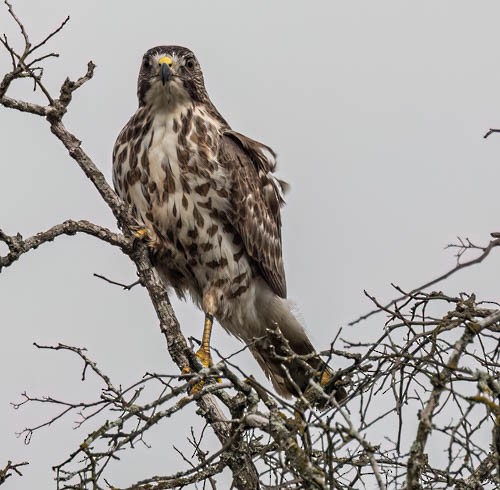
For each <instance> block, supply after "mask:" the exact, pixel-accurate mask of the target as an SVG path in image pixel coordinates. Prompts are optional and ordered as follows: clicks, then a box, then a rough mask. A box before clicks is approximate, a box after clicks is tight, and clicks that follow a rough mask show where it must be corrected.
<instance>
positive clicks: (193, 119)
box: [113, 46, 331, 396]
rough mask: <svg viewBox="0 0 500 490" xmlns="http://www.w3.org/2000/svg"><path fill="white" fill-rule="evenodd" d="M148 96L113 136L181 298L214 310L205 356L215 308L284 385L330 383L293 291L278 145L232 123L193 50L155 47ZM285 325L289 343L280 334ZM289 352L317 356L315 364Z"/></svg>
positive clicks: (123, 193) (286, 388)
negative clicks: (285, 253) (284, 242)
mask: <svg viewBox="0 0 500 490" xmlns="http://www.w3.org/2000/svg"><path fill="white" fill-rule="evenodd" d="M137 96H138V98H139V108H138V109H137V111H136V112H135V114H134V115H133V116H132V117H131V119H130V121H129V122H128V123H127V124H126V126H125V127H124V128H123V130H122V131H121V133H120V135H119V136H118V139H117V141H116V144H115V147H114V151H113V182H114V185H115V188H116V191H117V193H118V194H119V196H120V197H121V198H122V199H123V200H124V201H125V202H127V203H128V204H129V205H131V208H132V212H133V214H134V216H135V218H136V219H137V221H138V223H139V226H140V227H142V229H143V230H144V232H145V233H147V237H148V239H149V243H150V246H151V250H152V257H153V261H154V265H155V267H156V268H157V270H158V272H159V273H160V275H161V276H162V278H163V279H164V281H165V283H166V284H167V285H169V286H171V287H173V288H174V290H175V291H176V293H177V294H178V295H179V296H180V297H184V296H185V294H186V293H189V294H190V295H191V296H192V298H193V300H194V301H195V303H196V304H197V305H198V306H199V307H200V308H201V309H202V310H203V311H204V313H205V329H204V332H203V340H202V346H201V348H200V350H199V351H198V353H197V355H198V357H199V358H200V359H201V361H202V362H203V364H204V365H206V366H208V365H210V364H211V356H210V333H211V329H212V321H213V318H216V319H217V320H218V321H219V323H220V324H221V325H222V326H223V327H224V328H225V329H226V330H227V331H228V332H230V333H231V334H233V335H235V336H236V337H238V338H240V339H241V340H243V341H244V342H245V343H247V344H248V345H249V348H250V350H251V351H252V353H253V355H254V356H255V358H256V359H257V361H258V363H259V364H260V366H261V367H262V369H263V370H264V371H265V373H266V374H267V376H269V377H270V378H271V380H272V383H273V385H274V387H275V389H276V390H277V392H278V393H280V394H281V395H284V396H290V395H292V394H293V395H298V394H299V392H303V391H304V390H305V389H306V387H307V385H308V382H309V379H310V378H311V373H313V374H314V375H315V376H317V379H318V380H319V381H320V382H321V383H322V384H325V383H327V381H328V380H329V379H330V378H331V371H330V370H329V369H328V368H327V367H326V365H325V364H324V363H323V361H321V360H320V358H319V357H318V356H317V355H316V354H315V351H314V348H313V346H312V344H311V342H310V341H309V338H308V337H307V335H306V333H305V332H304V329H303V327H302V325H301V324H300V323H299V322H298V321H297V319H296V318H295V316H294V315H293V313H292V312H291V310H290V307H289V304H288V302H287V300H286V283H285V273H284V269H283V259H282V254H281V219H280V207H281V206H282V205H283V203H284V200H283V189H284V183H283V182H281V181H279V180H278V179H276V177H275V176H274V175H273V173H272V172H273V171H274V170H275V167H276V162H275V154H274V152H273V150H271V148H269V147H268V146H266V145H263V144H262V143H259V142H257V141H255V140H253V139H250V138H248V137H247V136H244V135H242V134H240V133H237V132H236V131H233V130H232V129H231V127H230V126H229V124H228V123H227V122H226V121H225V119H224V118H223V117H222V116H221V115H220V114H219V112H218V111H217V109H216V108H215V107H214V105H213V104H212V102H211V101H210V99H209V97H208V94H207V92H206V90H205V86H204V81H203V75H202V72H201V68H200V65H199V63H198V61H197V59H196V58H195V56H194V54H193V53H192V52H191V51H190V50H189V49H186V48H183V47H180V46H158V47H156V48H152V49H150V50H149V51H148V52H147V53H146V54H145V55H144V57H143V59H142V65H141V69H140V73H139V80H138V85H137ZM276 328H279V330H280V331H281V333H282V336H283V337H285V338H286V340H287V341H288V346H289V347H286V344H285V343H283V340H280V336H276V335H269V330H273V329H276ZM281 338H282V337H281ZM290 351H292V352H293V353H295V354H299V355H309V357H308V358H307V359H308V361H307V362H308V363H309V365H310V366H311V369H308V368H307V366H306V367H304V365H303V364H301V363H300V362H298V361H297V360H296V359H293V356H289V355H288V354H289V353H290ZM287 357H288V359H287Z"/></svg>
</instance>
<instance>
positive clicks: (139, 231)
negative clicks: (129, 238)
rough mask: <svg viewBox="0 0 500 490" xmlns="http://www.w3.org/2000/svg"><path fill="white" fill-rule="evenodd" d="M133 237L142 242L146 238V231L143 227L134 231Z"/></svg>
mask: <svg viewBox="0 0 500 490" xmlns="http://www.w3.org/2000/svg"><path fill="white" fill-rule="evenodd" d="M134 236H135V237H136V238H138V239H139V240H144V239H145V238H147V236H148V230H147V229H146V228H144V227H142V228H137V229H136V230H134Z"/></svg>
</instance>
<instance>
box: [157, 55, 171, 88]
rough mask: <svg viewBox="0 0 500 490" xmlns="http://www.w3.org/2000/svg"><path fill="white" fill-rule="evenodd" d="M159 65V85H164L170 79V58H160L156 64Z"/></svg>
mask: <svg viewBox="0 0 500 490" xmlns="http://www.w3.org/2000/svg"><path fill="white" fill-rule="evenodd" d="M158 63H159V64H160V78H161V83H162V84H163V85H165V83H166V82H168V81H170V80H171V79H172V76H173V74H172V70H171V69H170V67H171V66H172V64H173V61H172V59H171V58H169V57H168V56H164V57H163V58H161V59H160V60H159V62H158Z"/></svg>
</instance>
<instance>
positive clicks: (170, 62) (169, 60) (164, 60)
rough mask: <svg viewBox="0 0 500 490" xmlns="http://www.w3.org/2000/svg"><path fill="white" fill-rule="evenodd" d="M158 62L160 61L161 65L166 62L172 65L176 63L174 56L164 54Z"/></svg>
mask: <svg viewBox="0 0 500 490" xmlns="http://www.w3.org/2000/svg"><path fill="white" fill-rule="evenodd" d="M158 63H160V65H163V63H166V64H167V65H168V66H172V64H173V63H174V62H173V60H172V58H169V57H168V56H164V57H163V58H160V59H159V60H158Z"/></svg>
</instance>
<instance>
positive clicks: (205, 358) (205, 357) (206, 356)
mask: <svg viewBox="0 0 500 490" xmlns="http://www.w3.org/2000/svg"><path fill="white" fill-rule="evenodd" d="M209 349H210V348H209ZM196 357H197V358H198V359H199V360H200V362H201V364H202V365H203V367H206V368H209V367H212V366H213V364H214V363H213V361H212V355H211V354H210V350H208V351H207V350H205V349H204V348H203V347H200V349H198V352H196Z"/></svg>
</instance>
